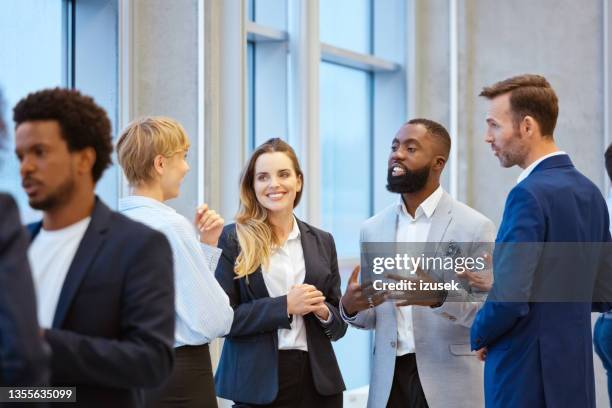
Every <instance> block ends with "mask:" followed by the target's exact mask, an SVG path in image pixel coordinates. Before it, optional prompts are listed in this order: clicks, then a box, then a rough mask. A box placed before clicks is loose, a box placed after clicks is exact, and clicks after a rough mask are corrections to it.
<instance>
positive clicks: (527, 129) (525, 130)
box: [520, 115, 538, 137]
mask: <svg viewBox="0 0 612 408" xmlns="http://www.w3.org/2000/svg"><path fill="white" fill-rule="evenodd" d="M537 126H538V124H537V122H536V121H535V119H534V118H533V117H531V116H529V115H527V116H525V117H524V118H523V120H522V121H521V126H520V132H521V135H523V136H526V137H532V136H533V135H534V134H535V132H536V131H537Z"/></svg>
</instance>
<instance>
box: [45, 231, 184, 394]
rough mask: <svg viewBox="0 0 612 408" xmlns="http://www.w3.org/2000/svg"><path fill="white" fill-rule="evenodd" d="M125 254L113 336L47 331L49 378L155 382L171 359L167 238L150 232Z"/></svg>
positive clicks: (139, 383)
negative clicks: (50, 356)
mask: <svg viewBox="0 0 612 408" xmlns="http://www.w3.org/2000/svg"><path fill="white" fill-rule="evenodd" d="M142 242H143V244H142V246H141V247H140V250H138V251H132V252H131V253H132V256H131V257H130V258H129V259H126V262H125V268H126V273H125V277H124V279H125V280H124V282H123V285H124V288H123V292H122V303H123V305H122V308H121V311H120V313H119V315H120V319H121V322H120V327H121V332H120V333H119V335H118V336H117V339H106V338H98V337H91V336H86V335H82V334H79V333H75V332H72V331H67V330H61V329H50V330H47V331H46V333H45V336H46V338H47V340H48V342H49V344H50V345H51V348H52V350H53V355H54V357H53V360H52V370H53V381H54V383H64V384H95V385H101V386H107V387H116V388H135V387H143V388H148V387H156V386H159V385H160V384H161V383H162V382H163V381H164V380H165V379H166V378H167V377H168V376H169V375H170V371H171V369H172V365H173V361H174V351H173V343H174V316H175V314H174V279H173V269H172V252H171V250H170V245H169V244H168V241H167V240H166V238H165V237H164V236H163V235H162V234H161V233H158V232H151V233H150V235H149V236H147V237H144V238H143V239H142Z"/></svg>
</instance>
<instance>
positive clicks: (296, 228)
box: [287, 216, 300, 241]
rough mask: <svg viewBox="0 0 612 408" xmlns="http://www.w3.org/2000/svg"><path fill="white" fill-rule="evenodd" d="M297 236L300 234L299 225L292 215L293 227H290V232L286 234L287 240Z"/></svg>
mask: <svg viewBox="0 0 612 408" xmlns="http://www.w3.org/2000/svg"><path fill="white" fill-rule="evenodd" d="M299 236H300V227H299V226H298V223H297V220H296V219H295V216H294V217H293V228H292V229H291V232H290V233H289V235H288V236H287V241H289V240H291V239H296V238H299Z"/></svg>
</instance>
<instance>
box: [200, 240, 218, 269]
mask: <svg viewBox="0 0 612 408" xmlns="http://www.w3.org/2000/svg"><path fill="white" fill-rule="evenodd" d="M200 247H201V248H202V252H204V259H205V261H206V263H207V264H208V267H209V268H210V270H211V271H212V272H213V273H215V269H217V264H218V263H219V258H221V253H222V252H223V251H222V250H221V248H217V247H214V246H210V245H207V244H202V243H201V244H200Z"/></svg>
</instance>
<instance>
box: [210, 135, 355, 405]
mask: <svg viewBox="0 0 612 408" xmlns="http://www.w3.org/2000/svg"><path fill="white" fill-rule="evenodd" d="M303 182H304V175H303V173H302V170H301V169H300V165H299V162H298V160H297V157H296V155H295V152H294V151H293V149H292V148H291V146H289V145H288V144H287V143H285V142H284V141H282V140H281V139H270V140H268V141H267V142H265V143H264V144H262V145H261V146H259V147H258V148H257V149H256V150H255V152H253V154H252V156H251V158H250V159H249V162H248V163H247V166H246V168H245V169H244V171H243V174H242V178H241V182H240V209H239V211H238V214H237V215H236V223H235V224H231V225H228V226H226V227H225V228H224V230H223V233H222V235H221V238H220V240H219V247H220V248H221V249H222V250H223V254H222V256H221V260H220V261H219V264H218V266H217V270H216V273H215V276H216V278H217V280H218V281H219V283H220V284H221V286H222V287H223V289H224V290H225V292H226V293H227V295H228V296H229V299H230V304H231V305H232V307H233V308H234V321H233V323H232V328H231V330H230V332H229V334H228V336H227V337H226V340H225V343H224V346H223V352H222V355H221V361H220V363H219V368H218V370H217V375H216V379H215V384H216V388H217V394H218V395H219V396H220V397H223V398H227V399H231V400H233V401H234V402H235V403H236V405H235V407H259V406H266V407H291V408H299V407H304V408H306V407H308V408H310V407H317V408H326V407H330V408H331V407H333V408H335V407H341V406H342V391H343V390H344V389H345V387H344V382H343V381H342V376H341V374H340V370H339V368H338V363H337V361H336V357H335V354H334V351H333V348H332V345H331V341H335V340H338V339H340V338H341V337H342V336H344V333H345V332H346V323H344V321H343V320H342V318H341V317H340V313H339V311H338V302H339V300H340V276H339V274H338V260H337V256H336V247H335V244H334V239H333V237H332V236H331V234H329V233H327V232H325V231H321V230H319V229H317V228H315V227H313V226H311V225H308V224H306V223H305V222H303V221H301V220H299V219H297V217H295V215H294V214H293V210H294V208H295V207H296V206H297V205H298V203H299V202H300V198H301V195H302V188H303Z"/></svg>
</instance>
